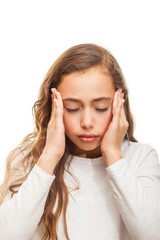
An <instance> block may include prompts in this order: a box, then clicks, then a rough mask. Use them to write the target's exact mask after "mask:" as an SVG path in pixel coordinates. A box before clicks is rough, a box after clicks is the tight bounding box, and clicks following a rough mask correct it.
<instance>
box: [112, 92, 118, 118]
mask: <svg viewBox="0 0 160 240" xmlns="http://www.w3.org/2000/svg"><path fill="white" fill-rule="evenodd" d="M117 103H118V91H116V92H115V93H114V99H113V115H114V114H115V112H116V108H117Z"/></svg>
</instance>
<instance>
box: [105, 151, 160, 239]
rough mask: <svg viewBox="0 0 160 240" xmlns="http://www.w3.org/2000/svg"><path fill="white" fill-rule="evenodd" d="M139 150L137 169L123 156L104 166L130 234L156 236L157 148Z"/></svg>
mask: <svg viewBox="0 0 160 240" xmlns="http://www.w3.org/2000/svg"><path fill="white" fill-rule="evenodd" d="M133 154H135V155H136V153H133ZM142 154H143V156H138V158H139V160H140V159H142V162H141V164H140V165H139V167H138V169H136V170H135V169H133V166H132V167H131V166H130V165H129V164H128V161H127V160H126V159H125V158H123V159H121V160H119V161H117V162H116V163H114V164H112V165H110V166H109V167H107V168H106V169H107V172H108V175H109V181H110V184H111V187H112V190H113V194H114V197H115V199H116V202H117V206H118V208H119V212H120V214H121V216H122V219H123V221H124V223H125V225H126V228H127V230H128V232H129V234H130V236H131V238H132V239H133V240H159V239H160V230H159V224H160V164H159V160H158V156H157V153H156V151H155V150H154V149H152V148H151V147H149V148H147V149H143V151H142ZM138 158H137V160H138ZM139 162H140V161H137V164H139Z"/></svg>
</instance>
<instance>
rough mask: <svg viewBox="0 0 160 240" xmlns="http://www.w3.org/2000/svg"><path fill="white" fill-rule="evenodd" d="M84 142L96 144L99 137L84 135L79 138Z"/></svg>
mask: <svg viewBox="0 0 160 240" xmlns="http://www.w3.org/2000/svg"><path fill="white" fill-rule="evenodd" d="M78 137H79V139H80V140H81V141H82V142H94V141H95V140H96V139H97V137H98V136H96V135H94V134H82V135H79V136H78Z"/></svg>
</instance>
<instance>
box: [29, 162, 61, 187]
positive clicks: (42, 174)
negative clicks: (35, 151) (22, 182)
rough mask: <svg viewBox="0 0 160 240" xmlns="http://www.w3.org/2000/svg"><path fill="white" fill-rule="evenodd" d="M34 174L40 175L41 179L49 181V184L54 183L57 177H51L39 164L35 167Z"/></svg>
mask: <svg viewBox="0 0 160 240" xmlns="http://www.w3.org/2000/svg"><path fill="white" fill-rule="evenodd" d="M34 172H35V173H36V174H37V175H40V176H41V177H43V178H44V179H45V180H47V181H48V182H50V183H51V182H53V180H54V179H55V177H56V176H55V175H54V174H53V175H50V174H49V173H46V172H45V171H44V170H43V169H42V168H40V167H39V166H38V165H37V164H35V166H34Z"/></svg>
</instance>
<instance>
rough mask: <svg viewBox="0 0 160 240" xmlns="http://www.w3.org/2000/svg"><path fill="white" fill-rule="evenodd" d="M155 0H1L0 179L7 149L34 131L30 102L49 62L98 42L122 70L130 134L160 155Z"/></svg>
mask: <svg viewBox="0 0 160 240" xmlns="http://www.w3.org/2000/svg"><path fill="white" fill-rule="evenodd" d="M159 13H160V7H159V0H157V1H156V0H150V1H147V0H134V1H130V0H117V1H116V0H110V1H107V0H105V1H102V0H98V1H94V0H81V1H76V0H67V1H66V0H63V1H62V0H57V1H49V0H45V1H41V0H26V1H24V0H14V1H12V0H10V1H7V0H3V1H0V184H1V183H2V180H3V178H4V172H5V160H6V157H7V154H8V153H9V152H10V150H11V149H13V148H14V147H16V146H17V145H18V144H19V143H20V142H21V140H22V139H23V137H24V136H25V135H26V134H28V133H29V132H32V131H33V118H32V106H33V104H34V102H35V101H36V100H37V95H38V91H39V87H40V85H41V83H42V81H43V78H44V76H45V74H46V72H47V71H48V69H49V67H50V66H51V64H52V63H53V62H54V61H55V60H56V58H57V57H58V56H59V55H60V54H61V53H62V52H63V51H65V50H66V49H68V48H69V47H71V46H73V45H76V44H79V43H96V44H99V45H101V46H103V47H105V48H107V49H109V50H110V51H111V52H112V54H113V55H114V56H115V57H116V59H117V60H118V62H119V64H120V66H121V68H122V70H123V73H124V75H125V78H126V81H127V84H128V87H129V93H130V102H131V110H132V112H133V115H134V118H135V121H136V129H135V137H136V138H137V139H138V140H139V141H141V142H144V143H149V144H150V145H152V146H154V147H155V148H156V150H157V152H158V154H159V155H160V141H159V133H160V114H159V111H160V110H159V109H160V108H159V104H160V101H159V99H160V97H159V95H160V84H159V82H160V74H159V72H160V66H159V65H160V60H159V59H160V35H159V31H160V14H159Z"/></svg>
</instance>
